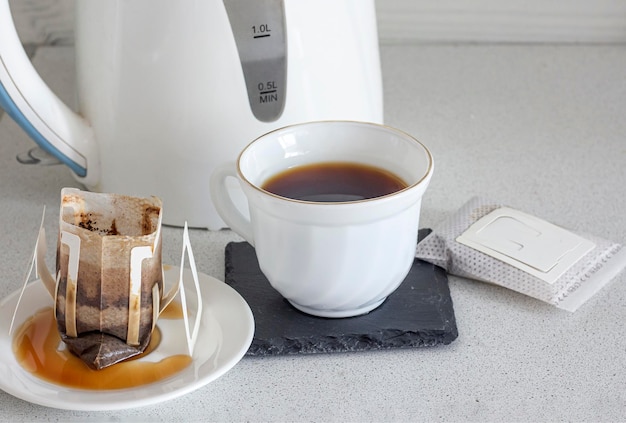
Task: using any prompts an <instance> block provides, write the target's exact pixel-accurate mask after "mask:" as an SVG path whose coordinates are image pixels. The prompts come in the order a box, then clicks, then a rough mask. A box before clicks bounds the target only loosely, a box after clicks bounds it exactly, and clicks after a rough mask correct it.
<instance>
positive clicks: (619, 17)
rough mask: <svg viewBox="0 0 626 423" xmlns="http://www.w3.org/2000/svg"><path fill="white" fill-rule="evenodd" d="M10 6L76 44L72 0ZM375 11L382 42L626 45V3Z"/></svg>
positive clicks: (494, 0)
mask: <svg viewBox="0 0 626 423" xmlns="http://www.w3.org/2000/svg"><path fill="white" fill-rule="evenodd" d="M78 1H92V0H78ZM172 1H175V0H172ZM299 1H314V0H299ZM337 1H339V0H337ZM10 3H11V6H12V10H13V16H14V19H15V21H16V24H17V26H18V30H19V32H20V36H21V38H22V41H23V42H24V43H34V44H72V42H73V41H72V40H73V35H72V27H73V17H74V14H73V8H74V6H73V5H74V0H10ZM376 7H377V13H378V20H379V36H380V40H381V43H405V42H575V43H580V42H583V43H606V42H609V43H615V42H626V0H464V1H463V0H376Z"/></svg>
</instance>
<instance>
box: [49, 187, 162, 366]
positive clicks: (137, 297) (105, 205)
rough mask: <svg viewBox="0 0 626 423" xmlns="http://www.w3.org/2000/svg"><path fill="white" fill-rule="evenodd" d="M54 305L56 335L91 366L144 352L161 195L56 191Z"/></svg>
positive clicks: (156, 286)
mask: <svg viewBox="0 0 626 423" xmlns="http://www.w3.org/2000/svg"><path fill="white" fill-rule="evenodd" d="M61 196H62V198H61V210H60V218H59V237H58V242H57V264H56V269H57V273H56V274H57V289H56V299H55V301H56V303H55V313H56V320H57V326H58V330H59V333H60V335H61V339H62V340H63V342H64V343H65V344H66V345H67V347H68V349H69V350H70V351H72V352H73V353H74V354H75V355H77V356H78V357H80V358H81V359H82V360H83V361H84V362H85V363H86V364H87V365H89V366H90V367H92V368H94V369H102V368H104V367H107V366H110V365H112V364H115V363H118V362H120V361H122V360H125V359H127V358H130V357H133V356H136V355H138V354H141V353H142V352H143V351H144V350H145V348H146V347H147V346H148V344H149V342H150V338H151V334H152V331H153V329H154V327H155V324H156V320H157V318H158V313H159V309H160V301H161V298H162V296H163V268H162V265H161V236H160V233H161V216H162V204H161V200H159V199H158V198H156V197H152V198H138V197H131V196H124V195H118V194H98V193H92V192H86V191H81V190H77V189H70V188H65V189H63V190H62V192H61Z"/></svg>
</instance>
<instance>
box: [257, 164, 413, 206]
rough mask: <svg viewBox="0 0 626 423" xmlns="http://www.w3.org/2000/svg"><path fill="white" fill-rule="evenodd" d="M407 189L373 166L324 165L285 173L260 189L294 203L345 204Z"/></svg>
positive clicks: (396, 178)
mask: <svg viewBox="0 0 626 423" xmlns="http://www.w3.org/2000/svg"><path fill="white" fill-rule="evenodd" d="M407 186H408V185H407V183H406V182H404V181H403V180H402V179H401V178H400V177H399V176H397V175H395V174H394V173H392V172H390V171H388V170H385V169H382V168H379V167H376V166H370V165H366V164H362V163H350V162H326V163H315V164H309V165H302V166H296V167H293V168H290V169H287V170H284V171H282V172H280V173H278V174H276V175H274V176H272V177H271V178H269V179H268V180H267V181H265V183H264V184H263V185H262V186H261V188H263V189H264V190H266V191H268V192H271V193H273V194H276V195H280V196H282V197H287V198H291V199H294V200H301V201H312V202H345V201H359V200H366V199H369V198H376V197H381V196H384V195H387V194H392V193H394V192H396V191H399V190H401V189H404V188H406V187H407Z"/></svg>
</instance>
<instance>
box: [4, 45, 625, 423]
mask: <svg viewBox="0 0 626 423" xmlns="http://www.w3.org/2000/svg"><path fill="white" fill-rule="evenodd" d="M381 57H382V66H383V77H384V88H385V116H386V122H387V123H388V124H390V125H392V126H396V127H399V128H401V129H404V130H405V131H407V132H409V133H411V134H413V135H414V136H416V137H417V138H418V139H420V140H421V141H423V142H424V143H425V144H427V145H428V146H429V147H430V148H431V150H432V152H433V155H434V157H435V160H436V170H435V175H434V177H433V180H432V183H431V186H430V188H429V190H428V192H427V194H426V196H425V197H424V201H423V206H422V207H423V210H422V222H421V226H423V227H427V226H432V225H435V224H436V223H438V222H439V221H441V220H442V219H444V218H445V217H447V216H448V215H450V214H451V213H452V212H454V211H455V210H456V209H457V208H459V207H460V206H461V205H462V204H463V203H465V202H466V201H467V200H468V199H469V198H471V197H472V196H474V195H486V196H489V197H491V198H493V199H495V200H498V201H500V202H503V203H506V204H509V205H510V206H512V207H515V208H520V209H522V210H524V211H526V212H529V213H531V214H534V215H537V216H539V217H542V218H544V219H546V220H549V221H551V222H553V223H556V224H559V225H561V226H564V227H566V228H570V229H573V230H576V231H582V232H588V233H592V234H594V235H597V236H600V237H604V238H608V239H611V240H614V241H617V242H620V243H625V242H626V212H625V210H626V168H625V167H626V115H625V113H626V112H625V111H626V46H623V45H613V46H602V45H595V46H580V45H571V46H563V45H559V46H552V45H544V46H540V45H533V46H527V45H410V46H407V45H383V46H382V47H381ZM34 62H35V63H36V66H37V67H38V68H39V69H40V72H41V73H42V74H43V75H44V77H45V79H46V80H48V81H49V83H50V84H51V85H52V86H53V87H54V89H55V90H56V91H57V92H58V93H59V94H60V95H61V96H62V97H64V98H66V99H71V98H72V97H73V88H72V83H73V71H72V67H73V50H72V49H71V48H70V47H46V48H41V49H39V50H38V51H37V52H36V55H35V58H34ZM33 145H34V144H33V143H32V142H31V141H30V140H29V139H28V138H27V136H26V135H24V134H23V133H22V132H21V130H20V129H19V128H18V127H17V126H16V125H15V124H14V123H13V121H11V120H10V119H8V118H7V117H6V116H5V115H3V116H2V117H1V119H0V226H1V227H2V230H1V231H0V237H1V240H2V251H1V252H0V267H1V269H2V274H3V276H2V279H1V281H0V297H5V296H6V295H8V294H9V293H11V292H13V291H15V290H16V289H18V287H19V286H20V283H21V280H22V278H23V275H24V271H25V267H26V266H27V264H28V260H29V257H28V255H29V254H30V252H31V250H32V247H33V242H34V239H35V236H36V230H37V227H38V225H39V221H40V218H41V211H42V207H43V205H47V207H48V208H47V212H46V228H47V230H48V233H51V234H53V233H55V231H56V227H57V226H56V225H57V219H58V204H59V194H60V190H61V188H62V187H64V186H78V185H77V184H76V182H75V181H74V179H73V178H72V177H71V176H70V174H69V171H68V170H67V169H66V168H65V167H62V166H47V167H41V166H39V167H36V166H26V165H21V164H19V163H18V162H17V161H16V160H15V156H16V155H17V154H19V153H22V152H24V151H26V150H28V149H29V148H31V147H32V146H33ZM191 238H192V243H193V246H194V252H195V255H196V259H197V261H198V267H199V269H200V270H201V271H202V272H204V273H207V274H209V275H212V276H214V277H217V278H220V279H221V278H223V271H224V269H223V267H224V258H223V248H224V246H225V245H226V243H227V242H228V241H230V240H234V239H237V240H238V239H239V238H238V237H237V236H235V235H234V234H232V233H231V232H230V231H221V232H209V231H206V230H193V231H192V233H191ZM180 239H181V231H180V230H179V229H175V228H170V227H167V228H165V229H164V261H165V262H171V263H176V262H177V261H178V260H179V259H180V249H179V248H180ZM49 242H50V241H49ZM51 254H52V252H51ZM50 259H51V260H53V256H52V255H50ZM450 290H451V293H452V298H453V301H454V307H455V312H456V318H457V325H458V330H459V337H458V339H457V340H456V341H454V342H453V343H452V344H450V345H448V346H443V347H437V348H431V349H409V350H397V351H383V352H366V353H346V354H320V355H309V356H288V357H269V358H248V357H246V358H244V359H243V360H242V361H240V362H239V363H238V364H237V365H236V366H235V367H234V368H233V369H232V370H231V371H229V372H228V373H226V374H225V375H223V376H222V377H220V378H219V379H217V380H216V381H214V382H212V383H210V384H209V385H207V386H205V387H203V388H201V389H199V390H197V391H194V392H193V393H191V394H189V395H186V396H183V397H181V398H178V399H175V400H171V401H167V402H165V403H162V404H160V405H157V406H151V407H144V408H136V409H129V410H124V411H111V412H89V413H87V412H74V411H64V410H57V409H52V408H45V407H41V406H37V405H32V404H30V403H28V402H25V401H23V400H20V399H17V398H15V397H13V396H11V395H9V394H7V393H4V392H1V391H0V409H2V413H0V420H1V421H10V422H17V421H34V420H41V421H132V420H138V421H455V422H458V421H481V422H483V421H590V422H591V421H593V422H597V421H619V420H624V419H625V418H626V417H625V416H626V414H625V413H626V366H625V365H624V363H626V329H625V327H626V326H625V325H624V321H626V274H624V273H622V274H621V275H619V276H618V277H617V278H616V279H615V280H614V281H613V282H612V283H611V284H610V285H608V286H607V287H605V288H604V289H603V290H602V291H600V292H599V293H598V294H597V295H596V296H595V297H593V298H592V299H591V300H590V301H588V302H587V303H586V304H585V305H583V306H582V307H581V308H580V309H579V310H578V311H576V312H575V313H573V314H572V313H568V312H565V311H562V310H559V309H556V308H553V307H551V306H549V305H547V304H544V303H541V302H539V301H537V300H534V299H531V298H528V297H525V296H523V295H520V294H517V293H514V292H511V291H508V290H506V289H503V288H499V287H495V286H490V285H487V284H483V283H478V282H474V281H470V280H467V279H462V278H457V277H451V278H450ZM0 336H6V335H5V334H0Z"/></svg>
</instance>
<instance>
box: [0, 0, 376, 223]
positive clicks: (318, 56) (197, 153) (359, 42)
mask: <svg viewBox="0 0 626 423" xmlns="http://www.w3.org/2000/svg"><path fill="white" fill-rule="evenodd" d="M0 37H1V38H0V105H2V107H3V108H4V109H5V110H6V111H7V112H8V114H9V115H10V116H11V117H12V118H13V119H14V120H15V121H17V122H18V123H19V124H20V125H21V126H22V128H23V129H24V130H25V131H26V132H27V133H28V134H29V135H30V136H31V137H32V138H33V139H34V140H35V141H36V142H37V143H38V144H39V145H40V146H41V147H42V148H43V149H44V150H46V151H48V152H49V153H50V154H52V155H54V156H56V157H57V158H58V159H60V160H61V161H63V162H64V163H65V164H67V165H68V166H69V167H70V168H71V170H72V171H73V172H74V174H75V175H76V178H77V179H78V180H79V181H80V182H81V183H83V184H84V185H85V186H86V187H87V189H89V190H94V191H101V192H115V193H122V194H130V195H141V196H148V195H157V196H159V197H161V199H162V200H163V203H164V215H163V219H164V222H165V223H167V224H171V225H182V224H183V223H184V222H185V221H187V222H188V224H189V225H190V226H192V227H205V228H209V229H219V228H222V227H224V226H225V224H224V223H223V222H222V220H221V219H220V218H219V216H218V214H217V212H216V211H215V210H214V208H213V205H212V204H211V202H210V195H209V192H208V189H209V188H208V187H209V176H210V174H211V172H212V171H213V169H214V168H215V167H217V166H218V165H221V164H222V163H223V162H226V161H233V160H235V159H236V156H237V154H238V153H239V151H240V150H242V149H243V147H244V146H245V145H247V144H248V143H249V142H250V141H252V140H253V139H254V138H256V137H258V136H260V135H262V134H264V133H266V132H268V131H270V130H272V129H275V128H277V127H281V126H285V125H289V124H293V123H296V122H303V121H310V120H336V119H345V120H361V121H371V122H382V118H383V110H382V82H381V74H380V59H379V51H378V34H377V28H376V14H375V8H374V1H373V0H315V1H308V0H203V1H199V0H178V1H172V0H79V1H77V2H76V30H75V38H76V66H77V93H78V113H75V112H73V111H72V110H71V109H70V108H69V107H68V106H66V105H65V104H63V102H62V101H60V100H59V99H58V98H57V97H56V96H55V95H54V94H53V93H52V91H51V90H50V89H49V88H48V87H47V86H46V84H45V82H43V81H42V80H41V79H40V77H39V76H38V75H37V73H36V71H35V70H34V68H33V67H32V65H31V63H30V61H29V59H28V57H27V56H26V54H25V53H24V51H23V49H22V47H21V45H20V41H19V39H18V36H17V33H16V31H15V26H14V24H13V22H12V19H11V13H10V10H9V1H8V0H0ZM233 185H234V186H236V185H237V184H236V183H234V184H233ZM236 189H237V188H233V190H236ZM233 195H234V196H237V193H236V192H234V193H233Z"/></svg>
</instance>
